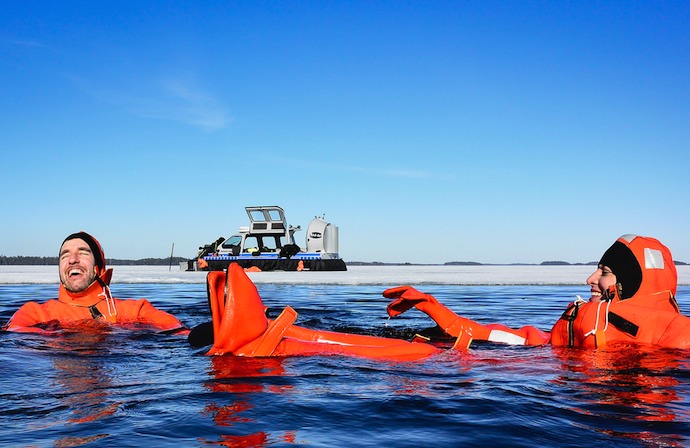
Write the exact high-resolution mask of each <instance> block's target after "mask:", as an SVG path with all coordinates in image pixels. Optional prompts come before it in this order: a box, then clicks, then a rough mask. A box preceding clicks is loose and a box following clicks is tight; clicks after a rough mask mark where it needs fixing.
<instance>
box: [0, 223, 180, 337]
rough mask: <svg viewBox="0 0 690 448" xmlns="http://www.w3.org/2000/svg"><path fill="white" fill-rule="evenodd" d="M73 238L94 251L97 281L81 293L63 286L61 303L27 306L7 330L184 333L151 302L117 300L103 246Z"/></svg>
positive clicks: (90, 238)
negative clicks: (130, 327)
mask: <svg viewBox="0 0 690 448" xmlns="http://www.w3.org/2000/svg"><path fill="white" fill-rule="evenodd" d="M73 238H80V239H82V240H84V241H85V242H86V243H87V244H88V245H89V247H90V248H91V251H92V252H93V254H94V259H95V262H96V269H97V272H96V280H94V282H93V283H91V285H89V287H88V288H87V289H86V290H84V291H82V292H79V293H73V292H70V291H67V289H65V287H64V285H63V284H62V283H61V284H60V288H59V290H58V297H57V299H51V300H48V301H47V302H45V303H37V302H33V301H32V302H27V303H25V304H24V305H22V306H21V307H20V308H19V309H18V310H17V311H16V312H15V313H14V315H13V316H12V317H11V318H10V320H9V322H8V323H7V324H6V325H5V328H3V329H4V330H7V331H15V332H23V333H41V332H46V331H47V330H48V329H54V328H56V327H57V328H59V327H65V326H69V327H77V328H78V327H79V325H80V324H91V323H93V322H94V321H97V322H103V323H110V324H118V325H123V324H124V325H126V324H143V325H147V326H150V327H152V328H155V329H157V330H162V331H167V330H176V329H183V325H182V323H181V322H180V321H179V320H178V319H177V318H176V317H175V316H173V315H172V314H169V313H166V312H165V311H161V310H159V309H157V308H155V307H154V306H153V305H151V303H150V302H149V301H148V300H145V299H139V300H132V299H126V300H122V299H115V298H113V297H112V295H111V294H110V286H109V285H110V279H111V277H112V273H113V270H112V269H106V268H105V257H104V256H103V249H102V247H101V245H100V243H99V242H98V241H97V240H96V239H95V238H94V237H93V236H91V235H89V234H88V233H86V232H77V233H74V234H72V235H70V236H68V237H67V238H66V239H65V241H67V240H69V239H73ZM63 244H64V242H63Z"/></svg>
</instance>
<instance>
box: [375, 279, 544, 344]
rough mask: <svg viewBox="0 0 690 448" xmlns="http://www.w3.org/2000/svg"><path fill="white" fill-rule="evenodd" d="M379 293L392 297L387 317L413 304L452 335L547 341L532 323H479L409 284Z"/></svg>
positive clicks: (514, 341) (513, 341) (516, 341)
mask: <svg viewBox="0 0 690 448" xmlns="http://www.w3.org/2000/svg"><path fill="white" fill-rule="evenodd" d="M383 296H384V297H386V298H389V299H393V301H392V302H391V303H390V304H388V307H387V312H388V315H389V316H391V317H395V316H398V315H400V314H402V313H404V312H405V311H407V310H409V309H410V308H413V307H414V308H417V309H418V310H420V311H422V312H423V313H426V314H427V315H429V317H431V318H432V319H433V320H434V322H436V324H437V325H438V326H439V327H440V328H441V329H442V330H443V331H444V332H446V333H447V334H449V335H450V336H453V337H457V336H459V335H460V334H461V333H462V332H467V333H468V334H469V335H470V336H471V337H472V339H473V340H477V341H491V342H501V343H505V344H511V345H542V344H546V343H547V342H549V338H550V335H549V333H546V332H544V331H541V330H539V329H538V328H535V327H532V326H525V327H522V328H520V329H517V330H516V329H513V328H509V327H507V326H505V325H502V324H488V325H482V324H480V323H478V322H475V321H473V320H471V319H467V318H465V317H461V316H458V315H457V314H455V313H454V312H453V311H451V310H450V309H448V308H447V307H446V306H445V305H443V304H441V303H440V302H439V301H438V300H436V298H435V297H434V296H432V295H431V294H425V293H423V292H420V291H418V290H416V289H415V288H413V287H411V286H398V287H395V288H390V289H387V290H385V291H384V292H383Z"/></svg>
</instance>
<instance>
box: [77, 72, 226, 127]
mask: <svg viewBox="0 0 690 448" xmlns="http://www.w3.org/2000/svg"><path fill="white" fill-rule="evenodd" d="M75 81H76V82H78V84H80V85H81V86H82V87H83V88H86V90H87V91H89V92H91V93H92V94H93V95H94V96H96V97H98V98H99V99H101V100H102V101H106V102H108V103H110V104H114V105H117V106H119V107H122V108H124V109H126V110H127V111H129V112H130V113H133V114H136V115H138V116H141V117H145V118H150V119H155V120H167V121H174V122H177V123H182V124H185V125H188V126H193V127H197V128H201V129H203V130H205V131H217V130H220V129H223V128H225V127H227V126H228V125H229V124H230V123H231V121H232V118H231V117H230V116H229V115H228V113H227V112H226V110H225V108H224V107H223V106H222V105H221V104H220V102H219V101H218V100H216V99H215V98H214V97H213V96H211V95H210V94H208V93H206V92H205V91H204V90H203V89H201V88H199V87H197V86H195V85H194V84H193V83H189V82H184V81H181V80H175V79H166V80H163V81H159V82H157V83H155V84H154V85H153V87H151V88H149V89H147V92H146V93H145V94H142V93H139V92H136V93H132V92H130V91H125V90H124V89H107V90H105V89H97V88H93V87H86V85H87V84H89V83H85V82H84V81H83V80H81V81H77V80H75Z"/></svg>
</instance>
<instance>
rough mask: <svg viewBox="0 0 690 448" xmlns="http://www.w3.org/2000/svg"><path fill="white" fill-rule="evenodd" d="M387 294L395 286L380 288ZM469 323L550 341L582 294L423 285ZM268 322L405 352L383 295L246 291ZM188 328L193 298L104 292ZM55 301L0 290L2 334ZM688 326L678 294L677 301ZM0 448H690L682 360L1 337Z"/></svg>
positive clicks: (488, 347) (110, 336)
mask: <svg viewBox="0 0 690 448" xmlns="http://www.w3.org/2000/svg"><path fill="white" fill-rule="evenodd" d="M391 286H394V285H391ZM420 289H422V290H424V291H426V292H430V293H432V294H434V295H435V296H436V297H438V298H439V300H441V301H442V302H444V303H446V304H447V305H449V306H450V307H451V308H452V309H454V310H455V311H457V312H459V313H460V314H463V315H465V316H467V317H470V318H473V319H476V320H479V321H481V322H484V323H489V322H502V323H506V324H508V325H510V326H516V327H517V326H522V325H525V324H532V325H536V326H538V327H540V328H543V329H547V330H548V329H550V327H551V325H552V324H553V322H554V321H555V320H556V319H557V317H558V316H559V315H560V313H561V312H562V311H563V309H564V307H565V305H566V304H567V303H568V302H569V301H571V300H572V299H573V298H574V297H575V294H583V293H584V291H583V288H582V287H572V286H568V287H566V286H563V287H557V286H500V287H487V286H448V285H444V286H433V285H429V286H424V287H420ZM259 291H260V292H261V294H262V296H263V297H264V302H265V304H266V305H267V306H269V307H270V313H273V314H277V313H278V312H279V311H280V310H281V309H282V307H283V306H285V305H288V304H289V305H291V306H292V307H293V308H295V309H296V310H297V311H298V312H299V313H300V316H299V318H298V323H299V324H301V325H304V326H308V327H313V328H321V329H330V330H338V331H348V332H355V333H365V334H375V335H384V336H392V337H403V338H408V337H411V336H412V335H413V334H414V333H415V331H421V330H425V331H428V330H429V329H430V327H432V323H431V321H430V320H429V319H428V318H426V316H424V315H422V314H421V313H419V312H417V311H411V312H408V313H407V314H406V315H403V316H402V318H397V319H393V320H387V319H386V315H385V306H386V303H387V301H386V299H384V298H383V297H381V291H382V287H381V286H365V285H362V286H337V285H305V286H295V285H277V284H276V285H271V284H266V285H260V286H259ZM113 292H114V293H115V295H116V296H118V297H123V298H124V297H135V298H138V297H147V298H149V299H150V300H151V301H152V302H153V303H154V304H155V305H156V306H158V307H160V308H163V309H165V310H167V311H170V312H172V313H174V314H175V315H177V316H178V317H179V318H180V319H181V320H182V321H184V322H185V323H186V324H188V325H189V326H190V327H191V326H195V325H197V324H200V323H202V322H204V321H207V320H208V319H209V315H208V312H207V308H206V303H205V300H206V299H205V294H206V293H205V287H204V286H203V285H200V284H191V285H190V284H179V285H169V284H166V285H161V284H123V285H114V286H113ZM54 295H55V287H54V286H52V285H21V286H14V285H0V320H1V321H2V322H5V321H6V320H7V319H8V318H9V317H10V316H11V314H12V312H13V311H14V310H15V309H16V308H18V307H19V305H21V304H22V303H24V302H25V301H27V300H30V299H36V298H41V299H43V298H46V297H51V296H54ZM678 296H679V301H680V304H681V308H682V309H683V310H684V311H685V312H686V313H687V311H688V309H690V304H688V303H687V301H686V299H685V298H686V297H688V296H690V288H689V287H682V288H680V289H679V294H678ZM0 347H1V348H2V350H1V354H0V446H3V447H4V446H31V447H53V446H55V447H70V446H89V447H91V446H94V447H96V446H113V447H128V446H132V447H146V446H150V447H167V446H170V447H187V446H212V445H221V446H240V447H263V446H287V445H293V444H294V445H307V446H372V447H373V446H396V447H397V446H409V447H417V446H434V447H456V446H487V447H489V446H490V447H495V446H510V447H521V446H524V447H534V446H582V447H593V446H612V447H617V446H620V447H637V446H644V447H647V446H650V447H666V446H688V445H690V403H689V402H688V400H689V398H690V363H689V362H688V360H689V359H690V353H688V352H685V351H674V350H635V349H626V350H619V351H615V352H606V351H582V350H573V349H554V348H551V347H536V348H535V347H509V346H501V345H496V344H483V345H478V344H473V346H472V348H471V350H470V352H469V353H455V352H443V353H442V354H440V355H438V356H435V357H432V358H430V359H427V360H424V361H420V362H407V363H393V362H383V361H374V360H367V359H359V358H341V357H307V358H287V359H278V358H267V359H249V358H233V357H216V358H210V357H207V356H205V355H204V354H203V353H204V350H198V349H192V348H190V347H189V346H188V345H187V342H186V339H184V338H181V337H177V336H171V335H163V334H153V333H149V332H138V333H133V332H127V331H111V332H109V333H107V334H102V333H100V334H63V335H61V336H56V337H42V336H31V335H19V334H10V333H3V334H0Z"/></svg>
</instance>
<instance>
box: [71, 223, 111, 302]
mask: <svg viewBox="0 0 690 448" xmlns="http://www.w3.org/2000/svg"><path fill="white" fill-rule="evenodd" d="M58 259H59V266H60V267H59V270H60V283H61V286H63V287H64V288H65V289H66V290H67V291H69V292H72V293H79V292H82V291H85V290H86V289H87V288H88V287H89V286H90V285H91V284H93V283H94V281H96V280H99V283H101V284H102V285H106V284H108V283H110V273H111V271H110V270H107V269H106V267H105V256H104V254H103V248H102V247H101V245H100V243H99V242H98V240H96V238H94V237H93V236H91V235H89V234H88V233H86V232H83V231H82V232H76V233H73V234H71V235H69V236H68V237H67V238H65V240H64V241H63V242H62V244H61V245H60V252H59V253H58Z"/></svg>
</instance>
